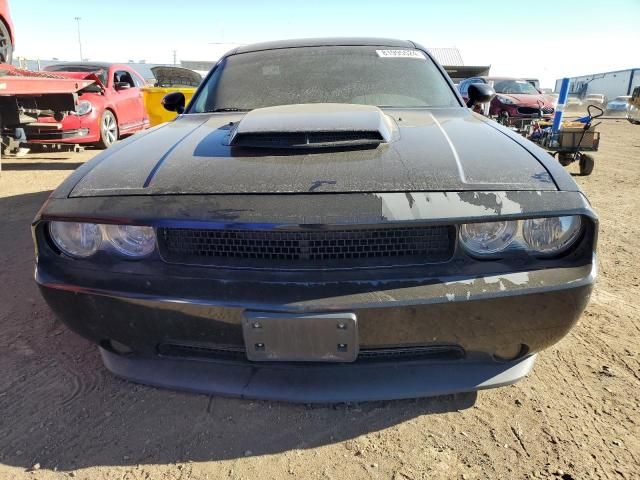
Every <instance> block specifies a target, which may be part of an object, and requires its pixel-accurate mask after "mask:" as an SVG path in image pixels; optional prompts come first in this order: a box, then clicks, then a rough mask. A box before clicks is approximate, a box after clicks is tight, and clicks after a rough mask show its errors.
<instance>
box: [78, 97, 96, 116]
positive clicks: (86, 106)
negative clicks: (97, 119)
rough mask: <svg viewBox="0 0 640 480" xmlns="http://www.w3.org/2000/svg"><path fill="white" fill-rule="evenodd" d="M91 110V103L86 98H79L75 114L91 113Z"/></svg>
mask: <svg viewBox="0 0 640 480" xmlns="http://www.w3.org/2000/svg"><path fill="white" fill-rule="evenodd" d="M91 110H93V105H92V104H91V102H90V101H88V100H80V101H79V102H78V105H76V115H86V114H87V113H91Z"/></svg>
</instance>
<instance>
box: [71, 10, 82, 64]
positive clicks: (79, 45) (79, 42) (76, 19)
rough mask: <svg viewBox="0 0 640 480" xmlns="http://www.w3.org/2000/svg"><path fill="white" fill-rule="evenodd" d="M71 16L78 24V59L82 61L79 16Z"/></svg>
mask: <svg viewBox="0 0 640 480" xmlns="http://www.w3.org/2000/svg"><path fill="white" fill-rule="evenodd" d="M73 18H74V19H75V21H76V23H77V24H78V47H80V61H81V62H82V61H83V60H84V57H83V55H82V38H80V17H73Z"/></svg>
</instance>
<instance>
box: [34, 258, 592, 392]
mask: <svg viewBox="0 0 640 480" xmlns="http://www.w3.org/2000/svg"><path fill="white" fill-rule="evenodd" d="M594 276H595V272H594V269H593V267H592V266H591V265H586V266H583V267H575V268H566V269H553V270H546V271H534V272H520V273H518V274H507V275H498V276H492V277H482V278H476V279H460V280H458V281H456V280H452V281H450V282H445V283H433V282H431V281H424V282H417V283H416V284H415V285H413V286H403V287H400V288H393V287H390V288H385V287H381V286H380V285H378V286H376V287H375V288H372V285H369V286H368V287H364V288H363V286H360V287H359V288H355V286H354V285H347V284H345V285H344V286H343V287H344V288H342V289H335V287H334V288H333V294H332V295H329V294H328V291H327V290H323V289H321V288H319V287H308V288H304V287H301V286H298V288H293V286H292V285H288V286H286V285H264V286H263V287H262V288H257V286H254V288H251V289H249V287H248V286H247V285H241V284H238V285H235V286H234V285H229V284H220V283H219V282H214V281H208V282H207V281H202V280H201V279H188V278H181V279H180V282H181V283H182V288H181V289H179V288H174V291H182V292H183V293H186V292H187V291H189V290H190V289H191V290H192V291H193V292H203V291H208V292H210V298H218V299H221V298H223V299H224V301H220V300H218V301H216V300H204V299H202V298H200V299H198V298H188V297H186V296H185V297H174V298H166V297H161V296H158V295H156V294H153V293H152V292H153V288H152V287H149V288H147V289H146V290H147V292H146V293H143V294H140V291H141V290H144V288H142V289H138V293H136V294H131V293H125V292H115V291H108V290H104V289H102V288H101V286H100V284H102V285H105V284H112V285H113V283H111V282H112V280H113V279H110V278H109V275H108V274H106V275H105V277H103V278H102V279H101V281H98V282H96V283H95V284H94V285H92V286H90V287H88V288H78V287H75V286H71V285H68V284H63V283H60V282H59V281H57V280H56V279H54V278H53V277H51V276H49V275H47V274H45V273H44V272H43V271H41V270H38V271H37V275H36V279H37V281H38V283H39V285H40V289H41V291H42V294H43V296H44V298H45V299H46V301H47V303H48V304H49V305H50V306H51V308H52V309H53V310H54V311H55V312H56V314H57V315H58V316H59V317H60V318H61V319H62V320H63V321H64V322H65V323H66V324H67V325H69V326H70V327H71V328H72V329H73V330H75V331H76V332H78V333H79V334H81V335H82V336H84V337H85V338H88V339H90V340H92V341H94V342H96V343H98V344H100V345H102V346H103V347H104V348H103V349H102V356H103V360H104V362H105V365H106V366H107V368H109V369H110V370H111V371H112V372H113V373H115V374H116V375H119V376H122V377H125V378H128V379H131V380H134V381H137V382H141V383H146V384H151V385H160V386H166V387H172V388H180V389H188V390H193V391H199V392H206V393H215V394H221V395H230V396H241V397H255V398H268V399H278V400H288V401H300V402H328V401H335V402H337V401H362V400H374V399H378V400H380V399H397V398H410V397H416V396H428V395H441V394H449V393H456V392H464V391H472V390H477V389H481V388H491V387H497V386H501V385H505V384H509V383H514V382H516V381H517V380H519V379H520V378H522V377H523V376H524V375H526V374H527V373H528V371H529V370H530V369H531V367H532V365H533V362H534V357H535V353H536V352H538V351H540V350H542V349H544V348H546V347H548V346H550V345H552V344H554V343H556V342H557V341H559V340H560V339H561V338H562V337H563V336H564V335H566V334H567V332H568V331H569V330H570V329H571V328H572V327H573V326H574V325H575V323H576V322H577V320H578V318H579V316H580V314H581V312H582V311H583V309H584V307H585V305H586V303H587V301H588V298H589V294H590V292H591V288H592V284H593V281H594ZM152 282H153V283H156V287H158V288H159V289H160V290H163V289H164V287H163V286H162V285H157V282H154V280H153V279H152V278H151V277H149V278H145V277H144V276H142V277H141V278H137V279H136V283H138V284H139V285H151V284H152ZM265 299H269V301H265ZM247 310H250V311H270V312H287V313H309V312H352V313H354V314H355V315H356V317H357V318H358V324H359V331H360V344H361V352H362V351H369V352H371V351H375V349H382V348H393V347H397V346H405V347H406V346H412V345H420V346H434V347H441V348H442V347H443V346H454V347H455V348H458V349H460V350H461V351H463V352H464V355H462V356H460V357H458V358H450V357H447V356H444V357H442V356H438V355H435V356H429V357H414V358H412V357H409V358H408V359H404V358H394V357H393V356H389V357H385V358H382V359H380V360H377V361H360V359H359V360H358V361H356V362H354V363H349V364H321V365H320V364H294V363H277V364H274V363H263V362H260V363H254V362H249V361H247V360H246V358H244V357H242V358H239V357H238V356H234V357H225V356H220V355H219V353H220V352H224V351H225V349H226V351H229V349H231V350H234V349H235V350H234V351H236V352H237V350H238V349H242V348H244V342H243V334H242V326H241V322H242V319H243V315H244V314H245V312H246V311H247ZM114 341H115V342H117V343H116V344H117V345H126V346H127V347H128V349H131V351H132V352H134V353H130V354H128V355H121V354H118V353H116V351H114V349H113V348H111V346H112V345H113V344H114V343H113V342H114ZM167 345H170V346H171V345H172V346H178V347H180V346H183V347H188V348H189V349H191V350H192V351H196V349H198V350H199V351H200V352H205V355H199V356H197V357H195V356H194V357H189V356H188V355H187V356H183V355H175V356H174V355H172V354H167V353H166V352H167V351H170V350H171V349H169V350H166V349H164V348H163V347H166V346H167ZM207 352H209V353H210V355H209V354H207Z"/></svg>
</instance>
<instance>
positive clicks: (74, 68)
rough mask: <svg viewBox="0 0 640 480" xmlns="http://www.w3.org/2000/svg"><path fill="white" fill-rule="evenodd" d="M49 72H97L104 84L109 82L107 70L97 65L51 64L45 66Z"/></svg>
mask: <svg viewBox="0 0 640 480" xmlns="http://www.w3.org/2000/svg"><path fill="white" fill-rule="evenodd" d="M45 70H46V71H47V72H87V73H95V74H96V77H98V78H99V79H100V81H101V82H102V84H103V85H106V84H107V71H106V70H105V69H104V68H102V67H98V66H95V65H50V66H48V67H45Z"/></svg>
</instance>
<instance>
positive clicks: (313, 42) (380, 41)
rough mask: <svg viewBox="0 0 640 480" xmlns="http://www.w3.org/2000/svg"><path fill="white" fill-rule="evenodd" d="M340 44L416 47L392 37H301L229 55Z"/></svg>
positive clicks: (258, 44) (241, 50) (250, 47)
mask: <svg viewBox="0 0 640 480" xmlns="http://www.w3.org/2000/svg"><path fill="white" fill-rule="evenodd" d="M338 46H358V47H359V46H372V47H396V48H397V47H401V48H416V44H415V43H413V42H412V41H410V40H394V39H391V38H368V37H353V38H351V37H330V38H299V39H294V40H278V41H274V42H263V43H254V44H251V45H243V46H241V47H238V48H236V49H234V50H232V51H231V52H229V53H228V54H227V55H234V54H236V53H248V52H259V51H263V50H277V49H282V48H301V47H338Z"/></svg>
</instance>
